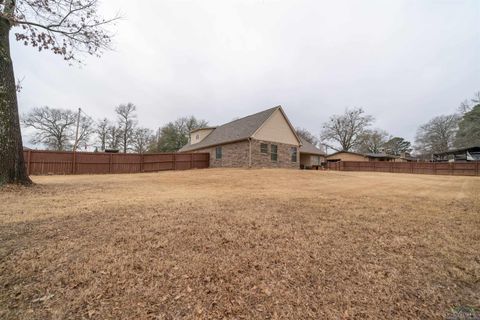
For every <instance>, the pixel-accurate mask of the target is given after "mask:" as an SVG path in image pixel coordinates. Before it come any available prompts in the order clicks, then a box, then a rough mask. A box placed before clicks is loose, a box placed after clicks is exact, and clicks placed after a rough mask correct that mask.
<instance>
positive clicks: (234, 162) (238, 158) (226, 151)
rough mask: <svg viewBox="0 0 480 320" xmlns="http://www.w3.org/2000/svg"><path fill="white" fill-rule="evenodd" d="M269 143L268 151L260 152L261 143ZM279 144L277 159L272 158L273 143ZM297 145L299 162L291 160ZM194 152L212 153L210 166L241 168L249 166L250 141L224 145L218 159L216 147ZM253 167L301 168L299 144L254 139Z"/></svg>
mask: <svg viewBox="0 0 480 320" xmlns="http://www.w3.org/2000/svg"><path fill="white" fill-rule="evenodd" d="M261 143H266V144H268V153H267V154H263V153H261V152H260V144H261ZM272 144H275V145H277V148H278V149H277V161H272V160H271V154H270V153H271V145H272ZM292 147H297V162H292V161H291V153H290V152H291V151H290V150H291V148H292ZM194 152H207V153H209V154H210V167H212V168H219V167H227V168H240V167H248V164H249V142H248V140H245V141H240V142H234V143H229V144H224V145H222V159H218V160H217V159H216V152H215V147H210V148H205V149H200V150H195V151H194ZM252 167H254V168H296V169H298V168H300V154H299V153H298V146H295V145H290V144H283V143H276V142H273V143H272V142H269V141H260V140H254V139H252Z"/></svg>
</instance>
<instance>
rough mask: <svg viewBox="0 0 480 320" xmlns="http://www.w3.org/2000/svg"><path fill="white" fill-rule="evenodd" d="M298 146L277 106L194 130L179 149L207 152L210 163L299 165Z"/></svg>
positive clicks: (292, 131)
mask: <svg viewBox="0 0 480 320" xmlns="http://www.w3.org/2000/svg"><path fill="white" fill-rule="evenodd" d="M301 147H302V141H301V139H300V138H299V137H298V135H297V133H296V132H295V129H294V128H293V126H292V124H291V123H290V121H289V120H288V118H287V116H286V114H285V112H284V111H283V109H282V107H281V106H277V107H275V108H271V109H267V110H264V111H261V112H258V113H255V114H252V115H249V116H246V117H244V118H241V119H237V120H234V121H232V122H229V123H226V124H223V125H221V126H218V127H207V128H200V129H197V130H193V131H192V132H191V133H190V140H189V142H188V143H187V144H186V145H185V146H183V147H182V148H181V149H180V150H179V152H207V153H209V154H210V166H211V167H256V168H300V158H301ZM310 151H311V152H312V151H315V150H310ZM318 152H321V151H319V150H318Z"/></svg>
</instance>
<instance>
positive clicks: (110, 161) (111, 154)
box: [108, 153, 113, 173]
mask: <svg viewBox="0 0 480 320" xmlns="http://www.w3.org/2000/svg"><path fill="white" fill-rule="evenodd" d="M112 158H113V153H110V156H109V157H108V173H112Z"/></svg>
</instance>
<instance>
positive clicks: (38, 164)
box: [24, 150, 210, 175]
mask: <svg viewBox="0 0 480 320" xmlns="http://www.w3.org/2000/svg"><path fill="white" fill-rule="evenodd" d="M24 156H25V161H26V163H27V170H28V172H29V174H32V175H35V174H100V173H136V172H153V171H162V170H187V169H193V168H198V169H201V168H208V167H209V165H210V155H209V154H208V153H181V154H180V153H157V154H134V153H127V154H125V153H102V152H75V153H74V152H68V151H67V152H62V151H43V150H27V151H24Z"/></svg>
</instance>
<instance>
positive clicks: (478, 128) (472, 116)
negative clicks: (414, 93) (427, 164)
mask: <svg viewBox="0 0 480 320" xmlns="http://www.w3.org/2000/svg"><path fill="white" fill-rule="evenodd" d="M374 121H375V118H374V117H373V116H371V115H368V114H365V111H364V110H363V109H362V108H352V109H346V110H345V113H343V114H340V115H333V116H331V117H330V118H329V120H328V121H327V122H325V123H323V125H322V130H321V134H320V139H319V140H317V139H316V138H315V137H314V136H313V135H312V134H310V133H308V132H305V131H306V130H304V129H301V130H297V132H298V133H299V134H300V135H302V136H303V137H304V138H305V139H306V140H307V141H310V142H313V143H314V144H318V143H319V141H323V142H331V143H334V144H336V145H337V146H338V150H339V151H355V152H360V153H378V152H380V151H382V152H386V153H388V154H392V155H400V154H402V153H404V152H411V151H415V153H417V154H418V155H431V154H434V153H441V152H445V151H448V150H451V149H454V148H465V147H471V146H476V145H479V144H480V91H479V92H477V93H475V94H474V96H473V98H471V99H468V100H465V101H463V102H462V103H461V104H460V106H459V108H458V111H457V112H456V113H454V114H448V115H439V116H436V117H434V118H432V119H431V120H430V121H428V122H427V123H425V124H422V125H420V126H419V128H418V130H417V132H416V135H415V144H414V145H412V143H411V142H409V141H407V140H406V139H404V138H402V137H395V136H392V135H390V134H389V133H388V132H387V131H385V130H383V129H378V128H372V125H373V123H374Z"/></svg>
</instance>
